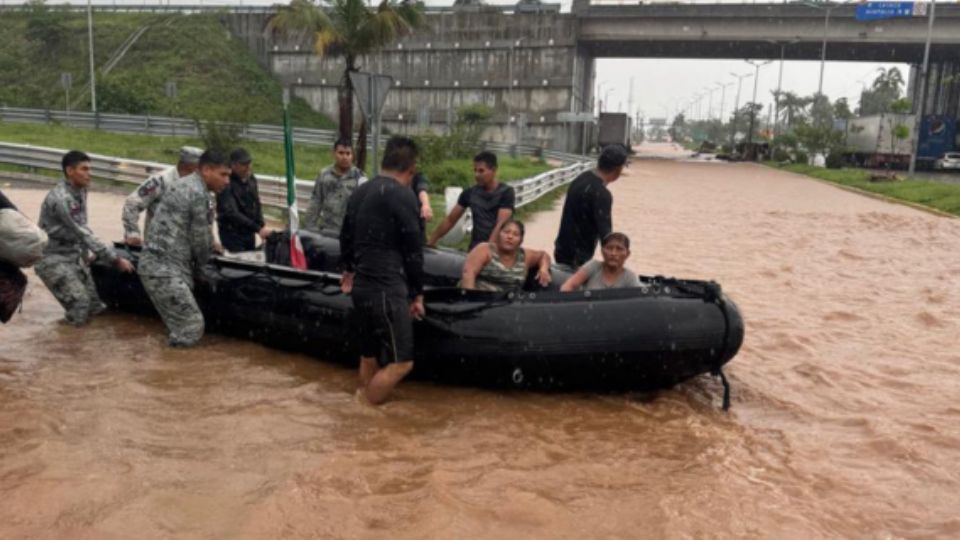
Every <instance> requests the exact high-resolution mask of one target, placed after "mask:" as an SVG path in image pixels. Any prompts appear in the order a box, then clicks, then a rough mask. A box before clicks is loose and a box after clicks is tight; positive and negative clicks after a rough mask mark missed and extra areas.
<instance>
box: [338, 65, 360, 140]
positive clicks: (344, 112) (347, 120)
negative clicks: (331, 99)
mask: <svg viewBox="0 0 960 540" xmlns="http://www.w3.org/2000/svg"><path fill="white" fill-rule="evenodd" d="M355 70H356V68H355V67H353V58H351V57H347V68H346V69H344V70H343V80H341V81H340V89H339V90H338V92H337V101H338V105H339V107H340V118H339V121H340V138H341V139H346V140H348V141H352V140H353V83H352V82H350V72H351V71H355Z"/></svg>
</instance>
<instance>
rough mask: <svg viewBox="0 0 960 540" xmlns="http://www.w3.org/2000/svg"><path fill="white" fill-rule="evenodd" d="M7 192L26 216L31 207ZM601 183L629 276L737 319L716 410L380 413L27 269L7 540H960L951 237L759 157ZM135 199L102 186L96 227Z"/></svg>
mask: <svg viewBox="0 0 960 540" xmlns="http://www.w3.org/2000/svg"><path fill="white" fill-rule="evenodd" d="M653 150H654V151H655V152H657V153H659V154H667V153H670V149H669V147H660V148H657V147H653ZM4 191H5V192H7V193H8V195H9V196H10V197H11V198H12V199H13V200H14V201H15V202H17V203H18V204H19V205H20V206H21V208H22V209H23V210H24V211H25V212H26V213H28V214H29V215H31V216H32V217H36V215H37V211H38V207H39V203H40V201H41V199H42V196H43V191H39V190H34V189H26V188H4ZM612 191H613V193H614V200H615V207H614V208H615V210H614V224H615V228H617V229H620V230H623V231H625V232H626V233H628V234H629V235H630V236H631V238H632V239H633V242H634V248H633V254H632V257H631V259H630V261H628V266H630V267H631V268H633V269H635V270H637V271H639V272H642V273H645V274H665V275H674V276H682V277H691V278H711V279H716V280H717V281H719V282H720V283H722V285H723V286H724V288H725V290H726V291H727V292H728V293H729V294H730V295H731V296H732V298H734V299H735V300H736V302H737V303H738V304H739V306H740V308H741V310H742V312H743V314H744V317H745V319H746V323H747V333H746V341H745V343H744V346H743V348H742V350H741V352H740V354H739V355H738V356H737V357H736V358H735V359H734V360H733V362H732V363H731V364H730V365H729V366H728V369H727V373H728V375H729V377H730V379H731V383H732V385H733V408H732V409H731V411H730V412H729V413H723V412H722V411H720V407H719V405H720V399H719V398H720V385H719V383H718V382H717V381H716V380H714V379H712V378H710V377H706V376H704V377H701V378H698V379H696V380H693V381H690V382H689V383H686V384H683V385H680V386H678V387H677V388H675V389H673V390H670V391H663V392H660V393H658V394H657V395H655V396H634V395H628V396H623V395H619V396H594V395H582V394H575V395H566V394H560V395H539V394H527V393H515V392H492V391H483V390H472V389H464V388H452V387H443V386H435V385H431V384H425V383H418V382H408V383H404V384H403V385H402V387H401V388H400V390H399V392H398V393H397V395H396V398H397V399H396V400H395V401H393V402H391V403H389V404H387V405H386V406H384V407H382V408H380V409H371V408H369V407H365V406H362V405H359V404H358V403H357V402H356V401H355V400H354V397H353V387H354V385H355V378H354V373H353V372H352V371H350V370H347V369H344V368H341V367H338V366H335V365H328V364H325V363H323V362H321V361H318V360H315V359H312V358H309V357H307V356H302V355H297V354H289V353H284V352H278V351H274V350H270V349H267V348H264V347H261V346H259V345H255V344H253V343H247V342H244V341H240V340H236V339H229V338H225V337H220V336H207V337H205V338H204V340H203V341H202V343H201V345H200V346H199V347H197V348H195V349H192V350H172V349H169V348H167V347H166V346H165V339H164V336H163V329H162V326H161V324H160V323H159V321H155V320H151V319H146V318H140V317H134V316H130V315H125V314H108V315H105V316H102V317H100V318H98V319H96V320H95V321H94V322H93V323H92V324H90V325H89V326H87V327H86V328H83V329H75V328H70V327H66V326H62V325H60V324H58V320H59V319H60V318H61V316H62V312H61V310H60V308H59V307H58V306H57V305H56V303H55V302H54V300H53V299H52V297H51V296H50V295H49V293H48V292H47V291H46V290H45V289H44V288H43V286H42V285H41V284H40V283H39V281H38V280H37V279H36V277H35V276H34V275H32V274H31V275H30V289H29V291H28V295H27V298H26V301H25V305H24V309H23V312H22V313H21V314H18V315H16V317H15V319H14V320H13V321H12V323H11V324H8V325H6V326H2V327H0V338H2V341H0V501H2V502H0V537H2V538H5V539H6V538H31V539H33V538H71V539H74V538H124V539H126V538H171V537H177V538H357V537H359V538H378V537H390V538H424V537H440V538H469V537H486V538H520V537H549V538H584V537H600V538H611V537H619V538H640V537H648V538H659V537H666V538H685V537H696V538H709V537H742V536H747V537H768V538H804V539H806V538H820V537H857V538H896V537H931V538H934V537H939V538H951V537H952V538H956V537H958V536H960V403H958V396H960V347H958V345H960V338H958V333H960V332H958V331H960V307H958V306H960V285H958V279H960V249H958V248H960V221H958V220H955V219H949V218H943V217H938V216H934V215H931V214H927V213H924V212H921V211H917V210H914V209H911V208H907V207H904V206H899V205H894V204H889V203H886V202H883V201H879V200H876V199H872V198H868V197H863V196H860V195H856V194H852V193H849V192H847V191H843V190H840V189H837V188H835V187H832V186H829V185H825V184H822V183H819V182H817V181H813V180H810V179H807V178H803V177H800V176H795V175H791V174H787V173H782V172H778V171H774V170H771V169H768V168H764V167H762V166H756V165H750V164H727V163H707V162H685V161H668V160H647V161H634V163H633V164H632V165H631V167H630V169H629V174H628V175H627V176H626V177H625V178H623V179H622V180H621V181H619V182H617V183H615V184H613V186H612ZM121 201H122V199H121V197H120V196H118V195H115V194H110V193H94V194H92V195H91V196H90V205H91V216H92V220H93V227H94V229H95V230H96V231H97V232H98V233H99V234H100V235H101V236H102V237H105V238H111V239H113V238H118V237H119V236H120V232H121V229H120V219H119V216H120V205H121ZM558 219H559V217H558V212H557V211H553V212H547V213H543V214H541V215H540V216H538V217H537V219H536V220H534V221H533V222H532V223H530V226H529V228H528V234H527V243H528V245H530V246H532V247H541V248H550V247H551V246H552V241H553V237H554V234H555V231H556V226H557V223H558Z"/></svg>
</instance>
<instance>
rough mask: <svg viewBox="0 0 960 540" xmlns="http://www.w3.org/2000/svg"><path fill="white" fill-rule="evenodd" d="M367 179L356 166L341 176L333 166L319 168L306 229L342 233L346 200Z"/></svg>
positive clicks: (304, 225) (305, 225)
mask: <svg viewBox="0 0 960 540" xmlns="http://www.w3.org/2000/svg"><path fill="white" fill-rule="evenodd" d="M366 181H367V177H366V176H364V175H363V171H361V170H360V169H358V168H356V167H351V168H350V170H349V171H347V172H346V173H345V174H344V175H342V176H340V175H337V169H336V168H335V167H334V166H333V165H331V166H329V167H327V168H326V169H323V170H322V171H320V175H319V176H317V182H316V183H315V184H314V185H313V194H312V195H311V196H310V207H309V208H308V209H307V217H306V219H305V220H304V222H303V228H304V229H310V230H314V231H330V232H333V233H335V234H340V226H341V225H342V224H343V216H344V215H345V214H346V212H347V199H349V198H350V194H351V193H353V190H355V189H357V186H359V185H360V184H363V183H364V182H366Z"/></svg>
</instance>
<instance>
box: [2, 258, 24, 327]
mask: <svg viewBox="0 0 960 540" xmlns="http://www.w3.org/2000/svg"><path fill="white" fill-rule="evenodd" d="M26 290H27V276H25V275H23V272H21V271H20V269H19V268H17V267H16V266H13V265H12V264H7V263H4V262H0V322H2V323H6V322H7V321H9V320H10V318H11V317H13V314H14V313H15V312H16V311H17V308H18V307H20V304H21V303H22V302H23V293H24V292H25V291H26Z"/></svg>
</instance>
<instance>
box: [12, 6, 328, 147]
mask: <svg viewBox="0 0 960 540" xmlns="http://www.w3.org/2000/svg"><path fill="white" fill-rule="evenodd" d="M145 26H146V27H148V28H147V30H146V31H145V32H144V33H143V35H142V36H141V37H140V39H139V40H138V41H137V42H136V43H135V44H134V45H133V46H132V47H131V48H130V50H129V51H128V52H127V53H126V55H125V56H124V57H123V58H122V59H121V60H120V62H119V63H118V64H117V65H116V67H115V68H114V69H113V70H112V71H110V73H109V74H106V75H104V74H102V73H100V74H98V77H97V102H98V109H99V110H100V111H101V112H115V113H129V114H152V115H158V116H180V117H187V118H194V119H199V120H220V121H224V120H229V121H235V122H241V123H270V124H278V123H280V121H281V119H282V116H281V115H282V113H281V93H282V89H281V86H280V84H279V83H278V82H277V81H275V80H274V79H273V78H272V77H271V76H270V74H269V73H267V72H266V71H265V70H264V69H262V68H261V67H260V66H259V65H258V64H257V62H256V59H255V58H254V57H253V55H252V54H251V53H250V51H249V50H248V49H247V47H246V45H244V44H243V43H242V42H241V41H239V40H237V39H234V38H232V37H229V36H228V35H227V33H226V29H225V28H224V27H223V26H222V25H221V24H220V21H219V19H218V16H217V15H213V14H196V15H183V14H161V15H148V14H131V13H105V12H95V14H94V41H95V43H94V53H95V62H96V65H97V68H98V70H101V71H102V69H103V67H104V66H105V64H106V63H107V61H108V60H109V59H110V57H111V56H112V55H113V53H114V52H115V51H116V50H117V49H118V48H119V47H120V46H121V44H123V43H124V41H125V40H127V38H128V37H130V36H131V35H133V34H134V33H135V32H137V31H138V30H139V29H140V28H143V27H145ZM0 35H2V36H3V39H2V40H0V105H6V106H10V107H32V108H43V109H47V108H50V109H63V108H65V105H66V95H65V91H64V88H63V87H62V86H61V84H60V76H61V73H70V74H71V76H72V78H73V84H72V88H71V92H70V100H71V101H75V102H76V108H77V109H78V110H84V111H89V110H90V99H89V92H88V91H87V90H86V87H87V85H88V84H89V67H88V64H87V54H88V52H87V26H86V15H85V14H84V13H76V12H68V11H63V10H59V9H56V8H55V7H46V6H44V5H43V4H42V3H35V4H34V6H33V9H32V10H30V11H28V12H26V13H5V14H4V16H3V17H2V18H0ZM167 82H175V83H176V93H175V95H173V96H168V95H167ZM78 99H79V101H77V100H78ZM290 107H291V115H292V116H293V120H294V122H295V123H296V125H298V126H301V127H316V128H331V127H333V123H332V122H331V121H330V120H329V119H328V118H326V117H325V116H323V115H322V114H320V113H317V112H315V111H313V110H312V109H310V107H309V106H308V105H307V104H306V102H304V101H303V100H301V99H294V100H292V102H291V105H290Z"/></svg>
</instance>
